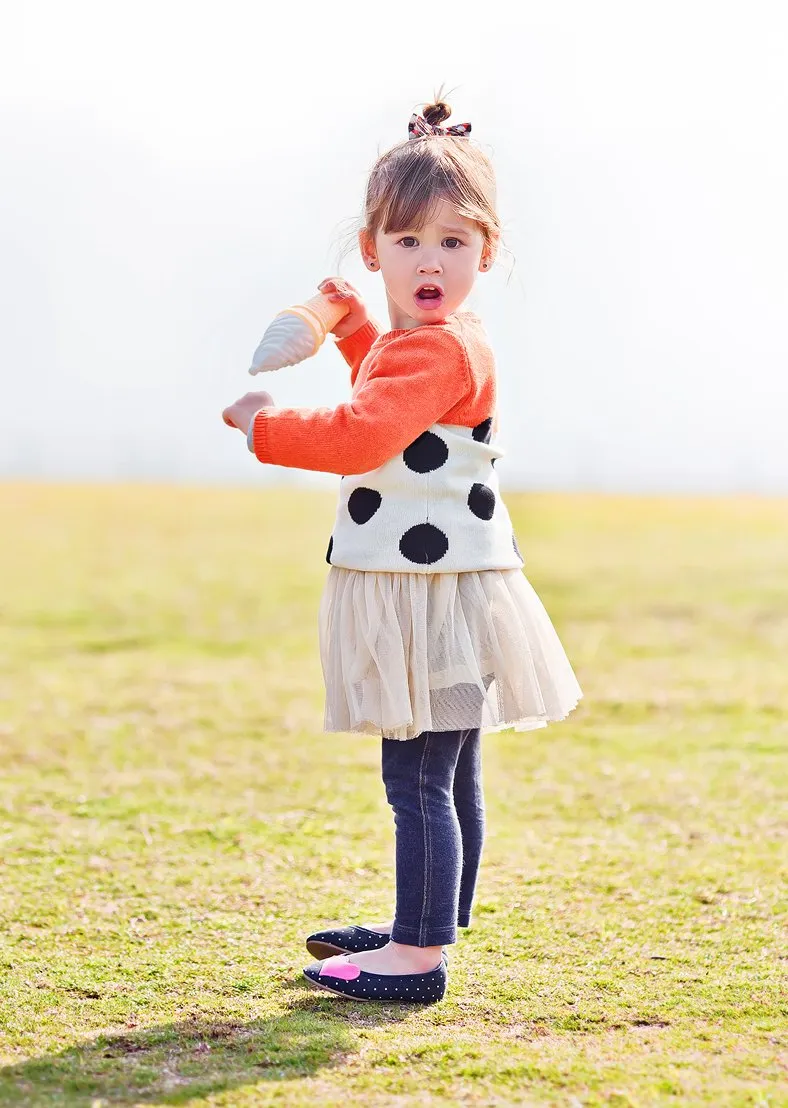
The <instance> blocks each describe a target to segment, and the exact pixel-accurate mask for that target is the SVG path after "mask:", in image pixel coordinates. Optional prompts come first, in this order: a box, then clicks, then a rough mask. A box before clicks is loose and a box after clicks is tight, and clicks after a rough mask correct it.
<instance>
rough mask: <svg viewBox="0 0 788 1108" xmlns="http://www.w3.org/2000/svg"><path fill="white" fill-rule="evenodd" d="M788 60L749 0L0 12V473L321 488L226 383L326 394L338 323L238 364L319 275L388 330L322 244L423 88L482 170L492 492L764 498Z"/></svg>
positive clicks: (778, 342) (779, 26)
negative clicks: (494, 380) (442, 105)
mask: <svg viewBox="0 0 788 1108" xmlns="http://www.w3.org/2000/svg"><path fill="white" fill-rule="evenodd" d="M786 56H788V14H787V13H786V10H785V8H784V7H783V6H782V5H780V4H778V3H759V2H758V0H755V2H754V3H748V4H747V5H746V7H745V5H744V4H743V3H711V2H708V3H707V2H698V0H695V2H693V0H689V2H687V0H684V2H682V3H676V2H670V0H669V2H667V3H660V4H658V5H657V4H632V3H613V2H610V0H603V2H597V3H594V4H593V5H589V4H584V3H581V2H566V0H559V2H551V3H549V4H547V3H544V2H543V3H539V4H533V3H530V4H529V3H526V4H524V5H522V6H519V7H517V8H515V7H511V8H510V7H509V6H508V5H507V6H506V7H504V5H502V4H495V3H494V4H493V5H492V6H486V7H485V8H484V9H483V11H482V10H481V9H480V8H479V7H478V6H477V5H469V4H459V5H452V6H451V7H450V8H447V9H443V10H441V11H440V12H438V13H432V12H430V11H426V10H425V12H424V14H420V13H418V12H416V11H414V10H411V9H404V8H403V9H401V10H399V11H392V9H391V8H389V7H386V8H383V7H380V8H378V7H375V6H374V5H369V4H366V3H354V2H351V3H346V4H343V5H342V6H341V7H335V6H329V5H316V4H315V5H310V4H307V5H304V4H299V5H276V6H269V5H266V6H262V5H260V4H254V3H251V2H243V0H229V2H226V3H223V4H221V5H218V4H205V3H189V4H188V5H187V4H186V3H167V2H166V0H165V2H161V0H157V2H156V3H153V2H151V0H140V2H136V3H134V4H123V3H112V4H107V3H98V2H85V0H72V2H70V3H69V4H67V5H65V4H61V3H55V2H54V0H26V3H25V4H24V5H17V6H16V7H15V8H11V7H10V6H7V7H6V9H5V11H4V14H3V30H2V35H1V36H0V176H1V177H2V191H3V194H4V196H3V203H2V209H1V211H0V301H1V302H2V306H3V312H2V314H3V326H2V330H1V331H0V365H2V370H0V372H2V377H3V387H2V400H1V401H0V477H6V478H12V479H13V478H35V479H41V480H54V481H60V480H74V479H87V480H95V481H116V480H124V481H125V480H137V479H144V480H146V481H150V480H154V481H159V480H160V481H162V482H168V483H171V482H176V483H178V482H185V483H191V482H195V483H200V484H204V483H219V484H226V483H232V484H266V483H291V484H292V483H297V484H307V485H312V486H321V485H322V486H324V487H332V486H333V484H334V483H335V482H336V480H337V479H336V478H335V477H333V476H331V475H314V474H305V473H300V472H298V471H295V470H284V469H280V468H267V467H262V466H260V465H259V463H257V462H256V460H255V459H254V458H253V457H252V456H251V455H250V454H249V453H248V452H247V450H246V446H245V443H244V441H243V439H242V437H241V436H240V435H239V434H238V433H237V432H231V431H230V430H229V429H228V428H226V427H225V426H224V425H223V423H222V421H221V414H220V413H221V409H222V408H223V407H224V406H225V405H226V404H228V403H230V402H231V401H232V400H234V399H236V398H237V397H238V396H240V395H242V394H243V393H244V392H245V391H247V390H248V389H257V388H269V389H270V390H271V392H272V393H273V395H274V399H275V400H276V402H277V403H279V404H283V405H299V406H313V405H314V406H317V405H331V406H333V405H335V404H337V403H340V402H341V401H342V400H344V399H346V398H347V396H348V392H349V385H348V380H347V368H346V366H345V363H344V362H343V360H342V358H341V357H340V356H339V354H338V352H337V351H335V350H334V349H333V340H331V339H329V341H328V342H327V343H326V345H325V347H324V348H323V349H322V350H321V352H320V353H319V355H318V356H317V357H315V358H314V359H312V360H310V361H308V362H306V363H303V364H301V365H300V366H298V367H294V368H291V369H286V370H284V371H280V372H279V373H277V374H273V375H270V376H269V375H266V377H265V379H263V378H261V377H258V378H252V377H249V376H248V375H247V372H246V370H247V367H248V364H249V361H250V357H251V354H252V351H253V350H254V348H255V346H256V345H257V342H258V341H259V339H260V337H261V335H262V333H263V331H264V330H265V328H266V326H267V325H268V323H269V322H270V320H271V318H272V317H273V316H274V315H275V314H276V313H277V312H278V311H280V310H281V309H282V308H284V307H287V306H288V305H290V304H292V303H297V302H298V301H299V300H303V299H305V298H306V297H308V296H311V295H313V294H314V293H315V291H316V286H317V284H318V282H319V281H320V280H321V279H322V278H323V277H324V276H327V275H330V274H333V273H337V272H341V273H343V274H344V275H345V276H346V277H347V278H348V279H350V280H351V281H352V282H353V283H355V284H356V285H357V286H358V287H359V288H360V289H361V290H362V291H363V293H364V295H365V296H366V297H367V299H368V301H369V304H370V307H371V310H372V313H373V315H375V317H376V318H377V319H378V321H379V322H381V323H383V324H388V315H387V312H386V303H385V297H384V292H383V284H382V278H381V276H380V274H372V273H369V272H366V271H364V270H363V269H362V267H361V265H360V263H359V260H358V254H357V250H355V249H353V250H352V251H351V252H350V253H348V254H347V255H346V256H345V258H344V260H343V261H342V262H341V264H340V261H339V256H340V249H341V247H342V245H343V243H344V242H345V241H346V237H347V234H348V231H349V230H351V231H352V228H353V226H354V221H356V220H357V219H358V217H359V216H360V214H361V210H362V199H363V190H364V183H365V180H366V175H367V173H368V171H369V169H370V168H371V166H372V164H373V163H374V161H375V159H376V157H377V156H378V154H379V153H381V152H382V151H383V150H385V149H387V148H388V147H389V146H391V145H392V144H394V143H395V142H397V141H399V140H401V139H403V138H404V137H405V136H406V134H407V122H408V119H409V117H410V114H411V112H412V111H413V110H420V108H421V106H422V105H423V104H424V103H426V102H429V100H430V99H432V97H433V94H434V93H435V92H436V91H437V89H438V87H439V85H440V84H443V85H444V89H445V92H446V93H447V98H448V99H449V101H450V103H451V104H452V106H453V109H454V110H453V115H452V118H451V120H450V122H454V123H456V122H464V121H470V122H471V123H472V126H473V138H474V140H475V141H477V142H479V143H481V144H482V145H483V146H484V148H485V149H486V150H487V152H488V153H489V154H490V155H491V156H492V158H493V161H494V164H495V166H496V169H497V173H498V180H499V201H500V204H499V207H500V214H501V218H502V220H503V224H504V245H505V247H507V248H508V251H509V252H508V253H507V252H506V251H503V252H502V253H501V254H500V255H499V258H498V260H497V262H496V265H495V268H494V271H493V272H492V273H491V274H489V275H484V276H480V278H479V280H478V282H477V286H476V289H475V290H474V293H473V294H472V297H471V299H470V300H469V302H468V304H467V307H469V308H471V309H472V310H475V311H477V312H479V314H480V315H481V316H482V318H483V320H484V322H485V325H486V328H487V331H488V334H489V336H490V339H491V341H492V343H493V346H494V349H495V352H496V357H497V362H498V369H499V378H500V411H501V437H502V445H503V446H504V448H505V449H506V450H507V458H506V459H505V462H504V464H502V465H501V482H502V484H503V485H504V487H506V486H507V485H508V486H509V487H511V488H517V489H524V490H604V491H622V492H678V493H683V492H687V493H694V492H699V493H704V492H711V493H717V492H721V493H728V492H735V493H741V492H745V493H746V492H750V493H785V492H786V491H788V436H787V435H786V433H785V417H786V408H787V405H786V401H787V400H788V384H786V380H787V379H788V374H787V373H786V370H787V369H788V328H786V319H787V318H788V313H787V312H786V308H787V307H788V275H787V273H786V258H788V215H787V214H786V204H785V197H786V195H788V151H787V148H786V143H785V133H784V127H785V119H786V114H787V113H788V68H786V65H785V58H786Z"/></svg>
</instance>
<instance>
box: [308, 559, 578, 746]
mask: <svg viewBox="0 0 788 1108" xmlns="http://www.w3.org/2000/svg"><path fill="white" fill-rule="evenodd" d="M319 635H320V659H321V663H322V666H323V677H324V679H325V685H326V709H325V721H324V730H326V731H360V732H366V733H369V734H377V735H380V734H382V735H384V736H385V737H386V738H391V739H412V738H415V737H416V735H419V734H421V732H422V731H454V730H465V729H467V728H471V727H481V728H482V730H483V731H500V730H503V729H504V728H507V727H513V728H515V730H518V731H528V730H532V729H534V728H536V727H544V726H546V724H547V723H549V722H552V721H555V720H561V719H564V718H565V717H566V716H567V715H568V714H569V713H570V712H571V711H572V709H573V708H575V707H576V706H577V703H578V701H579V700H580V699H581V697H582V695H583V693H582V690H581V688H580V686H579V684H578V683H577V679H576V677H575V675H574V672H573V670H572V667H571V665H570V664H569V659H568V658H567V656H566V654H565V652H564V649H563V647H562V645H561V642H560V640H559V638H558V635H557V633H556V631H555V628H554V627H553V625H552V623H551V622H550V617H549V616H548V614H547V612H546V611H545V609H544V606H543V604H542V602H541V600H540V599H539V597H538V596H537V594H536V592H535V591H534V589H533V586H532V585H531V584H530V582H529V581H528V579H527V578H526V576H525V574H524V573H523V572H522V570H520V569H505V570H497V569H488V570H479V571H473V572H467V573H379V572H368V571H361V570H353V569H342V568H341V567H339V566H332V567H331V568H330V570H329V573H328V578H327V580H326V584H325V588H324V591H323V596H322V599H321V602H320V615H319Z"/></svg>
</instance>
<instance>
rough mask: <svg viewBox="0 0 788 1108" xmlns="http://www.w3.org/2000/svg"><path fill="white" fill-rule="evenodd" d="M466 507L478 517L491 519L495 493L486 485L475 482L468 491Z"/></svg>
mask: <svg viewBox="0 0 788 1108" xmlns="http://www.w3.org/2000/svg"><path fill="white" fill-rule="evenodd" d="M468 507H469V508H470V509H471V511H472V512H473V514H474V515H475V516H478V517H479V519H492V517H493V512H494V511H495V493H494V492H493V491H492V489H490V488H488V487H487V485H480V484H478V482H477V484H475V485H472V486H471V491H470V492H469V493H468Z"/></svg>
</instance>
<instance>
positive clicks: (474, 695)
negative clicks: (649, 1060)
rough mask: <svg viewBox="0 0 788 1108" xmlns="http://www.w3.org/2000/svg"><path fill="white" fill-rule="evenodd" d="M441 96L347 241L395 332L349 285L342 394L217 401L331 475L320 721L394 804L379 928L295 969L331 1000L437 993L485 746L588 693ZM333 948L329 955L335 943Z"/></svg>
mask: <svg viewBox="0 0 788 1108" xmlns="http://www.w3.org/2000/svg"><path fill="white" fill-rule="evenodd" d="M450 114H451V109H450V108H449V105H448V104H446V103H445V102H444V101H442V100H441V99H440V94H439V95H438V98H437V99H436V102H435V103H434V104H430V105H428V106H426V107H425V108H424V114H423V116H420V115H413V116H412V117H411V120H410V123H409V125H408V138H407V139H406V140H405V141H403V142H402V143H400V144H398V145H396V146H395V147H393V149H391V150H389V151H388V152H387V153H385V154H383V155H382V156H381V157H380V158H379V160H378V161H377V163H376V164H375V166H374V167H373V169H372V172H371V174H370V177H369V181H368V184H367V188H366V198H365V212H364V216H365V220H364V227H363V229H362V230H361V231H359V234H358V242H359V246H360V249H361V254H362V257H363V260H364V263H365V265H366V266H367V267H368V268H369V269H370V270H372V271H374V272H378V271H379V272H380V273H381V274H382V276H383V281H384V284H385V288H386V298H387V302H388V310H389V315H390V319H391V329H390V330H388V331H382V330H381V328H379V327H378V326H377V325H376V324H375V322H374V321H373V320H372V319H370V317H369V315H368V312H367V309H366V308H365V306H364V304H363V302H362V300H361V296H360V295H359V293H358V292H357V291H356V290H355V289H354V288H352V287H351V286H350V285H349V284H348V283H347V281H343V280H342V279H340V278H327V279H326V280H324V281H323V282H322V283H321V284H320V285H319V286H318V287H319V288H320V289H321V291H323V292H324V293H326V294H328V295H329V296H330V297H331V298H332V299H338V298H343V299H345V300H346V301H347V303H348V305H349V308H350V310H349V312H348V314H347V315H346V316H345V317H344V318H343V319H342V321H341V322H340V323H339V324H338V325H337V326H336V327H335V329H334V332H333V333H334V335H335V337H336V339H337V340H338V341H337V342H336V346H337V348H338V349H339V351H340V353H341V354H342V356H343V357H344V358H345V360H346V361H347V363H348V365H349V366H350V381H351V386H352V399H351V401H350V402H349V403H345V404H340V405H339V407H337V408H335V409H333V410H331V409H325V408H322V409H317V410H309V409H303V408H275V407H274V406H273V400H272V399H271V397H270V396H269V395H268V394H267V393H260V392H257V393H247V394H246V396H244V397H242V398H241V399H240V400H238V401H236V403H235V404H233V405H231V406H230V407H229V408H226V409H225V410H224V412H223V413H222V414H223V418H224V420H225V422H226V423H229V424H230V425H231V426H236V427H238V428H239V429H240V430H242V431H244V432H245V433H246V434H247V441H248V445H249V449H250V450H251V451H253V452H254V454H255V456H256V457H257V458H258V459H259V461H261V462H264V463H268V464H273V465H282V466H294V467H297V468H300V469H312V470H323V471H327V472H329V473H337V474H341V475H342V481H341V484H340V490H339V506H338V511H337V516H336V522H335V525H334V530H333V534H332V536H331V540H330V542H329V544H328V552H327V554H326V560H327V561H328V563H329V565H330V566H331V568H330V570H329V572H328V576H327V580H326V585H325V591H324V593H323V597H322V600H321V604H320V617H319V638H320V656H321V662H322V667H323V675H324V678H325V685H326V706H325V721H324V729H325V730H326V731H351V732H367V733H372V734H380V735H381V738H382V771H383V782H384V786H385V790H386V795H387V799H388V801H389V803H390V804H391V807H392V808H393V811H394V820H395V829H396V831H395V839H396V851H395V854H396V906H395V913H394V919H393V921H390V922H387V923H384V924H376V925H370V926H367V927H358V926H350V927H344V928H340V929H338V930H330V931H318V932H315V933H314V934H313V935H310V936H309V938H308V939H307V947H308V949H309V951H310V953H312V954H313V955H314V956H315V957H316V958H318V959H319V960H318V961H316V962H315V963H314V964H313V965H311V966H309V967H308V968H307V969H305V970H304V973H305V974H306V976H307V977H308V978H309V979H310V980H311V981H314V982H315V983H316V984H318V985H321V986H323V987H324V988H327V989H329V990H331V991H333V992H335V993H340V994H342V995H345V996H352V997H357V998H365V999H372V1000H385V1001H392V1000H409V1001H416V1002H422V1003H428V1002H431V1001H435V1000H440V999H441V998H442V997H443V995H444V992H445V989H446V959H445V954H444V952H443V947H444V946H445V945H446V944H448V943H454V942H455V941H456V934H457V927H467V926H468V925H469V924H470V916H471V904H472V901H473V896H474V889H475V885H476V875H477V871H478V866H479V857H480V854H481V848H482V841H483V837H484V802H483V797H482V779H481V756H480V755H481V751H480V737H481V733H482V732H483V731H496V730H501V729H503V728H505V727H512V726H514V727H515V728H516V729H517V730H528V729H531V728H534V727H544V726H545V725H546V724H547V723H548V722H550V721H553V720H561V719H564V718H565V717H566V716H567V715H568V714H569V712H570V711H572V709H573V708H574V707H575V706H576V705H577V703H578V701H579V700H580V698H581V697H582V692H581V689H580V686H579V685H578V683H577V680H576V678H575V675H574V673H573V671H572V668H571V666H570V664H569V661H568V659H567V657H566V654H565V653H564V650H563V647H562V646H561V643H560V641H559V639H558V636H557V634H556V632H555V629H554V628H553V625H552V623H551V622H550V619H549V617H548V615H547V613H546V611H545V609H544V607H543V605H542V603H541V601H540V600H539V598H538V596H537V595H536V593H535V592H534V589H533V588H532V586H531V585H530V583H529V582H528V580H527V578H526V577H525V575H524V573H523V571H522V566H523V564H524V563H523V558H522V556H521V554H520V551H519V549H518V546H517V539H516V538H515V536H514V532H513V530H512V524H511V520H510V518H509V513H508V511H507V509H506V506H505V504H504V502H503V499H502V498H501V494H500V491H499V487H498V476H497V471H496V468H495V463H496V462H497V461H498V459H499V458H500V457H501V456H502V452H501V450H500V449H499V448H498V446H497V445H496V439H495V433H496V431H497V427H498V418H497V413H496V377H495V363H494V358H493V353H492V350H491V349H490V346H489V343H488V341H487V338H486V335H485V332H484V330H483V327H482V323H481V320H480V319H479V317H478V316H477V315H475V314H474V313H473V312H470V311H464V310H461V307H462V305H463V302H464V301H465V299H466V298H467V296H468V294H469V293H470V291H471V289H472V288H473V284H474V281H475V280H476V276H477V274H478V273H480V272H481V273H486V272H488V271H489V269H490V267H491V266H492V264H493V260H494V258H495V255H496V251H497V247H498V242H499V239H500V222H499V219H498V216H497V214H496V210H495V203H496V199H495V192H496V190H495V178H494V173H493V169H492V166H491V165H490V162H489V161H488V159H487V157H486V156H485V155H484V154H483V153H482V152H481V151H480V150H479V149H478V148H476V147H475V146H473V145H471V141H470V139H469V138H468V135H469V133H470V130H471V125H470V123H463V124H459V125H457V126H453V127H447V128H443V127H441V126H440V124H441V122H442V121H443V120H445V119H447V118H448V116H449V115H450ZM329 955H330V956H329Z"/></svg>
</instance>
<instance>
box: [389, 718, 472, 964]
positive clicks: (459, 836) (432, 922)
mask: <svg viewBox="0 0 788 1108" xmlns="http://www.w3.org/2000/svg"><path fill="white" fill-rule="evenodd" d="M382 767H383V783H384V785H385V788H386V796H387V798H388V802H389V804H390V805H391V807H392V808H393V809H394V827H395V839H396V871H397V901H396V909H395V913H394V927H393V929H392V932H391V938H392V940H393V941H394V942H396V943H406V944H407V945H408V946H443V945H444V944H445V943H453V942H456V941H457V927H458V926H459V927H467V926H468V925H469V924H470V921H471V905H472V903H473V894H474V891H475V888H476V875H477V873H478V870H479V859H480V857H481V852H482V844H483V842H484V796H483V793H482V768H481V731H480V729H479V728H478V727H477V728H474V729H472V730H467V731H423V732H422V733H421V734H420V735H418V736H417V737H416V738H415V739H383V759H382Z"/></svg>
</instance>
